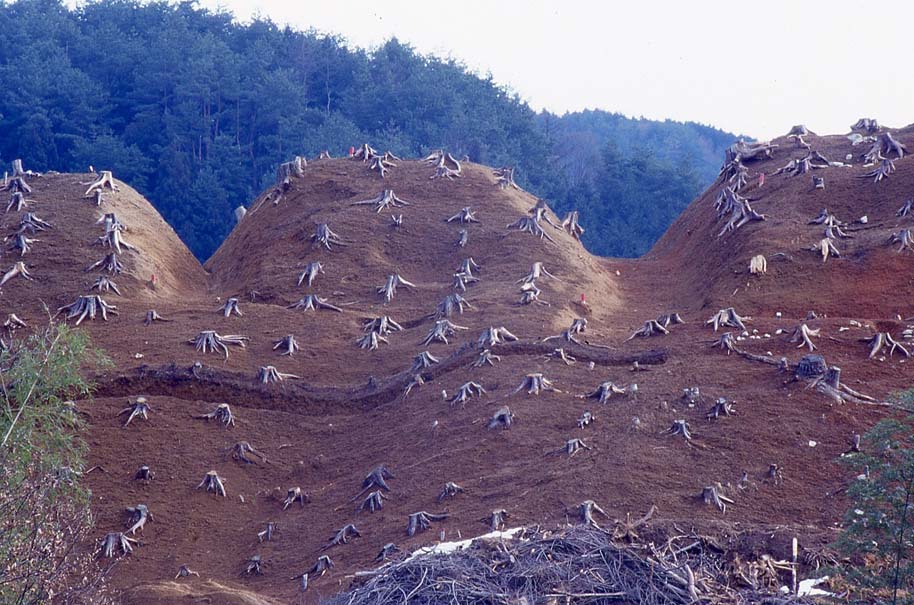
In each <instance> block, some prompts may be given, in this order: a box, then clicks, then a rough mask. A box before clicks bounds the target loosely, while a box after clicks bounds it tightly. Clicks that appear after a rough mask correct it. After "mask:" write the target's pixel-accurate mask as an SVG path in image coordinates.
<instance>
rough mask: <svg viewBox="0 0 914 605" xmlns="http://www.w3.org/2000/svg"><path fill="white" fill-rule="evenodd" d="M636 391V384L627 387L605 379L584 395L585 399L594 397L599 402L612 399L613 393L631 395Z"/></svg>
mask: <svg viewBox="0 0 914 605" xmlns="http://www.w3.org/2000/svg"><path fill="white" fill-rule="evenodd" d="M637 392H638V386H637V385H634V384H632V385H629V386H627V387H620V386H618V385H616V383H614V382H612V381H610V380H607V381H606V382H603V383H600V386H598V387H597V388H596V389H595V390H594V391H592V392H590V393H587V394H586V395H584V397H586V398H587V399H596V400H598V401H599V402H600V403H604V404H605V403H606V402H607V401H609V400H610V399H612V396H613V395H633V394H634V393H637Z"/></svg>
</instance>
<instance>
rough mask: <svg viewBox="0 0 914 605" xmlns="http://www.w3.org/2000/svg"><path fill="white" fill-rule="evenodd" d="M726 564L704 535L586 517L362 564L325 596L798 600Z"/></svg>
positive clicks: (358, 604)
mask: <svg viewBox="0 0 914 605" xmlns="http://www.w3.org/2000/svg"><path fill="white" fill-rule="evenodd" d="M728 570H729V568H728V565H727V563H726V560H725V557H724V555H723V553H721V552H720V551H719V550H717V549H716V548H715V547H714V546H712V545H711V543H710V542H705V541H704V540H702V539H700V538H696V540H694V541H691V542H690V543H686V544H685V547H683V545H682V544H678V543H677V544H675V545H672V546H670V545H668V547H658V546H654V545H637V544H633V543H622V542H619V541H614V540H613V536H612V532H608V531H604V530H601V529H599V528H595V527H588V526H583V525H582V526H577V527H574V528H569V529H567V530H564V531H560V532H548V531H542V530H536V529H527V530H523V531H522V532H520V533H517V534H515V535H514V537H513V538H509V539H498V540H482V539H480V540H475V541H474V542H473V543H472V544H471V545H470V546H468V547H467V548H464V549H461V550H457V551H456V552H453V553H450V554H435V553H429V554H419V555H413V556H408V557H406V558H403V559H401V560H400V561H396V562H391V563H387V564H385V565H383V566H382V567H380V568H378V569H376V570H374V571H370V572H360V573H358V574H356V578H357V580H356V582H357V583H358V582H359V581H361V582H362V583H361V584H358V585H356V586H354V587H352V588H351V589H350V590H349V591H348V592H344V593H341V594H339V595H337V596H336V597H334V598H333V599H331V600H330V601H329V603H330V604H331V605H387V604H390V605H393V604H395V603H396V604H400V603H403V602H409V603H411V604H414V605H419V604H432V603H436V604H437V603H479V604H482V603H486V604H504V605H508V604H516V603H610V602H614V603H639V604H643V605H685V604H687V603H717V604H724V603H737V602H740V603H754V602H757V603H760V602H763V601H764V602H771V603H777V604H778V605H788V604H791V603H800V601H799V600H796V599H792V598H790V597H787V596H783V595H777V594H776V593H767V594H765V593H762V592H758V591H755V590H752V589H751V588H750V589H747V590H745V591H740V592H738V591H737V589H735V588H733V587H732V586H731V583H730V581H729V580H730V578H729V575H730V574H729V571H728ZM766 599H768V600H766ZM772 599H773V600H772Z"/></svg>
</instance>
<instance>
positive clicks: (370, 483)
mask: <svg viewBox="0 0 914 605" xmlns="http://www.w3.org/2000/svg"><path fill="white" fill-rule="evenodd" d="M395 478H396V475H394V474H393V472H392V471H391V470H390V469H389V468H387V467H386V466H385V465H383V464H381V465H379V466H376V467H375V468H373V469H372V470H371V472H370V473H368V474H367V475H365V478H364V479H363V480H362V491H363V492H364V491H365V490H369V489H372V488H374V487H378V488H380V489H382V490H384V491H385V492H389V491H390V486H389V485H388V484H387V479H395Z"/></svg>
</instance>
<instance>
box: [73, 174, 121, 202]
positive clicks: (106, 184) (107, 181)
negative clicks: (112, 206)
mask: <svg viewBox="0 0 914 605" xmlns="http://www.w3.org/2000/svg"><path fill="white" fill-rule="evenodd" d="M82 184H83V185H89V188H88V189H86V192H85V193H84V194H83V197H89V196H90V195H92V192H93V191H95V190H96V189H98V190H102V189H108V190H109V191H120V187H118V186H117V185H116V184H115V182H114V176H113V175H112V174H111V171H110V170H102V171H101V172H100V173H99V175H98V178H97V179H95V180H94V181H92V182H91V183H82Z"/></svg>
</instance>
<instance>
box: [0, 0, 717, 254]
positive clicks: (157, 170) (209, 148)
mask: <svg viewBox="0 0 914 605" xmlns="http://www.w3.org/2000/svg"><path fill="white" fill-rule="evenodd" d="M0 17H2V19H0V22H2V23H4V24H5V25H6V26H5V27H3V28H0V81H2V82H3V84H4V93H3V94H2V95H0V162H3V163H4V164H8V162H9V161H10V160H12V159H13V158H16V157H21V158H23V159H24V161H25V164H26V167H27V168H31V169H35V170H44V169H55V170H61V171H71V170H85V169H86V167H87V166H88V165H90V164H92V165H94V166H95V167H96V168H98V169H111V170H114V172H115V175H116V176H117V177H119V178H121V179H123V180H125V181H127V182H129V183H130V184H132V185H133V186H135V187H136V188H137V189H139V190H140V191H141V192H142V193H144V194H145V195H146V196H147V197H148V198H149V199H150V200H151V201H152V202H153V204H154V205H155V206H156V208H158V210H159V211H160V212H161V213H162V215H163V216H164V217H165V218H166V219H167V220H168V221H169V222H170V223H171V224H172V225H173V226H174V227H175V229H176V230H177V232H178V233H179V235H181V237H182V238H183V239H184V241H185V242H187V244H188V246H189V247H190V248H191V249H192V250H193V251H194V253H195V254H197V256H199V257H200V258H201V259H205V258H206V257H208V256H209V255H210V254H211V253H212V252H213V251H214V250H215V248H216V247H217V246H218V245H219V243H220V242H221V241H222V239H223V238H224V237H225V235H226V234H227V233H228V231H229V230H230V229H231V227H232V218H231V217H232V210H233V209H234V208H235V207H236V206H238V205H240V204H245V203H248V202H250V201H251V199H252V198H253V197H254V195H256V193H257V192H259V191H260V190H261V189H262V188H264V187H265V186H266V185H267V184H268V183H270V182H272V181H273V178H274V172H275V167H276V165H277V164H278V163H279V162H280V161H283V160H285V159H288V158H289V157H290V156H292V155H295V154H300V155H301V154H304V155H307V156H308V157H312V156H315V155H316V154H317V153H318V152H320V151H321V150H323V149H329V150H330V151H331V152H332V153H333V154H335V155H340V154H343V153H345V151H346V150H347V149H348V148H349V147H350V146H351V145H358V144H360V143H362V142H370V143H371V144H372V145H373V146H374V147H376V148H379V149H381V150H387V149H390V150H391V151H393V152H394V153H396V154H398V155H401V156H404V155H405V156H418V155H420V154H423V153H425V152H427V151H428V150H430V149H434V148H438V147H444V148H447V149H449V150H450V151H452V152H453V153H454V155H457V156H462V155H463V154H468V155H469V156H470V158H471V159H473V160H474V161H478V162H482V163H486V164H491V165H495V166H500V165H515V166H517V172H518V179H519V181H520V182H521V183H522V184H523V185H524V186H525V187H526V188H528V189H529V190H530V191H532V192H534V193H536V194H538V195H540V196H542V197H544V198H546V199H547V200H548V201H549V202H550V203H551V204H552V206H553V208H555V209H556V210H557V211H560V212H561V211H564V210H567V209H570V208H578V209H580V210H581V213H582V222H583V224H584V226H585V227H586V228H587V229H588V230H587V233H585V243H586V244H587V246H588V247H589V248H590V249H591V250H592V251H594V252H596V253H599V254H607V255H629V256H631V255H637V254H641V253H643V252H644V251H645V250H647V249H648V248H649V247H650V245H651V244H652V243H653V241H654V240H655V239H656V238H657V237H659V235H660V234H661V233H662V232H663V230H664V229H665V228H666V227H667V225H669V223H670V222H672V220H673V219H674V218H675V217H676V215H677V214H678V213H679V211H680V210H682V208H684V207H685V205H686V204H687V203H688V202H689V201H690V200H691V199H692V198H693V197H694V196H695V195H696V194H697V193H698V192H699V190H700V189H701V188H703V187H704V186H705V185H706V184H707V183H708V182H709V181H710V180H711V179H712V178H713V175H714V174H716V170H717V167H718V165H719V164H720V158H721V157H722V152H723V148H724V147H725V146H726V145H727V144H729V143H730V142H731V140H732V139H733V136H732V135H729V134H727V133H724V132H721V131H719V130H715V129H713V128H709V127H705V126H700V125H696V124H682V123H676V122H653V121H649V120H632V119H628V118H625V117H623V116H619V115H616V114H610V113H605V112H601V111H587V112H582V113H575V114H568V115H565V116H562V117H558V116H555V115H552V114H548V113H541V114H536V113H535V112H534V111H532V110H531V109H530V108H529V107H528V106H527V105H526V104H525V103H523V102H522V101H521V100H520V99H519V98H518V97H517V96H516V95H514V94H512V93H511V92H510V91H508V90H506V89H505V88H503V87H501V86H499V85H498V84H496V83H495V82H493V81H492V80H491V78H485V77H480V76H478V75H475V74H472V73H469V72H468V71H467V70H466V69H465V68H464V67H463V66H462V65H460V64H458V63H455V62H453V61H448V60H443V59H437V58H433V57H425V56H421V55H418V54H417V53H416V52H414V51H413V50H412V49H411V48H410V47H408V46H406V45H403V44H401V43H399V42H398V41H396V40H391V41H389V42H388V43H386V44H385V45H384V46H382V47H380V48H378V49H377V50H375V51H372V52H366V51H362V50H357V49H356V50H352V49H349V48H347V46H346V45H345V43H344V42H345V41H344V40H342V39H339V38H334V37H327V36H322V35H318V34H315V33H314V32H301V31H296V30H292V29H289V28H282V27H279V26H277V25H275V24H273V23H271V22H268V21H254V22H253V23H250V24H247V25H242V24H238V23H236V22H234V21H233V19H232V16H231V15H230V14H228V13H224V12H211V11H207V10H203V9H201V8H199V7H197V6H196V5H195V4H193V3H192V2H182V3H179V4H171V5H169V4H167V3H164V2H152V3H143V4H141V3H139V2H135V1H130V0H103V1H101V2H92V3H89V4H86V5H84V6H81V7H79V8H77V9H75V10H68V9H67V8H66V7H65V6H64V4H63V3H62V2H60V1H59V0H20V1H18V2H15V3H7V2H2V1H0Z"/></svg>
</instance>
